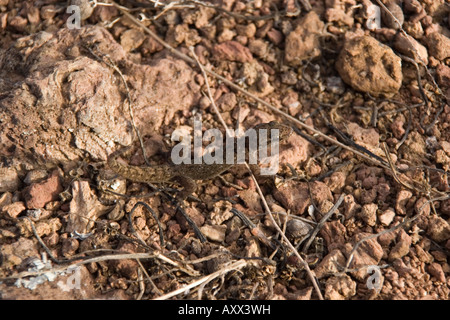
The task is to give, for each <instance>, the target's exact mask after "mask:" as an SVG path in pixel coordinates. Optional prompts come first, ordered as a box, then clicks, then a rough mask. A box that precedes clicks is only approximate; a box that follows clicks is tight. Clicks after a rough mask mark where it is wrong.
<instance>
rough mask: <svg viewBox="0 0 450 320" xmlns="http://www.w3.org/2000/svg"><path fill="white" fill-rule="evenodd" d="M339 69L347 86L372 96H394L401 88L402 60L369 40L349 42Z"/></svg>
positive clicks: (363, 38) (342, 54)
mask: <svg viewBox="0 0 450 320" xmlns="http://www.w3.org/2000/svg"><path fill="white" fill-rule="evenodd" d="M336 69H337V71H338V72H339V74H340V76H341V78H342V80H344V82H345V83H347V84H348V85H350V86H351V87H352V88H354V89H355V90H358V91H362V92H367V93H370V94H371V95H373V96H379V95H386V96H392V95H394V94H395V93H396V92H397V91H398V90H399V89H400V87H401V85H402V78H403V76H402V63H401V59H400V57H398V56H397V55H395V54H394V52H393V51H392V49H391V48H389V47H388V46H386V45H384V44H382V43H380V42H379V41H377V40H376V39H375V38H373V37H370V36H363V37H357V38H352V39H349V40H347V41H346V43H345V45H344V47H343V48H342V50H341V52H340V54H339V57H338V59H337V61H336Z"/></svg>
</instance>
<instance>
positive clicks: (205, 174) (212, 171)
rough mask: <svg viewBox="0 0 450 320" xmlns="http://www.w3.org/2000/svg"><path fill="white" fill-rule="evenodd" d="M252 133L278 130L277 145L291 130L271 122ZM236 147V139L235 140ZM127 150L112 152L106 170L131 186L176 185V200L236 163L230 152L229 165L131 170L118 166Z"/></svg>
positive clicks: (162, 166) (175, 165)
mask: <svg viewBox="0 0 450 320" xmlns="http://www.w3.org/2000/svg"><path fill="white" fill-rule="evenodd" d="M253 129H255V130H256V132H257V133H258V134H259V131H258V130H259V129H267V132H270V130H271V129H278V130H279V142H280V144H282V143H284V142H286V141H287V139H288V138H289V136H290V135H291V134H292V132H293V130H292V128H291V127H289V126H286V125H283V124H280V123H277V122H275V121H271V122H268V123H262V124H259V125H256V126H255V127H254V128H253ZM235 144H236V139H235ZM270 144H271V138H270V135H268V137H267V145H268V146H269V145H270ZM130 148H131V146H130V147H126V148H123V149H120V150H117V151H115V152H113V153H112V154H111V155H110V156H109V157H108V160H107V163H108V165H109V167H110V168H111V169H112V170H113V171H114V172H115V173H117V174H118V175H120V176H122V177H123V178H126V179H129V180H131V181H134V182H147V183H172V182H174V183H177V184H179V185H180V186H182V187H183V190H181V191H180V192H179V193H178V195H177V198H178V199H180V200H184V199H185V198H187V197H188V196H189V195H191V194H192V193H193V192H194V191H195V189H196V188H197V183H196V180H210V179H213V178H215V177H217V176H219V175H220V174H222V173H223V172H225V171H226V170H228V169H230V168H231V167H232V166H234V165H235V164H236V163H237V162H236V159H237V156H236V150H237V148H234V150H235V153H234V159H235V161H234V162H233V163H222V164H216V163H213V164H205V163H201V164H184V163H181V164H171V163H165V164H160V165H155V166H150V167H148V166H132V165H126V164H122V163H120V162H119V161H117V159H118V158H119V157H120V156H121V155H123V154H124V153H126V152H127V151H128V150H130Z"/></svg>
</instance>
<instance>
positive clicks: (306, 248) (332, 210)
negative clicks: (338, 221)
mask: <svg viewBox="0 0 450 320" xmlns="http://www.w3.org/2000/svg"><path fill="white" fill-rule="evenodd" d="M344 197H345V194H343V193H342V194H341V195H340V196H339V199H338V200H337V201H336V203H335V204H334V206H333V207H332V208H331V209H330V211H328V212H327V214H325V215H324V216H323V218H322V219H321V220H320V222H319V223H318V224H317V225H316V227H315V228H314V231H313V232H312V234H311V236H310V237H309V240H308V242H306V244H305V246H304V247H303V250H302V251H303V252H306V251H308V249H309V247H310V246H311V244H312V242H313V241H314V239H315V238H316V235H317V234H318V233H319V231H320V229H322V227H323V225H324V224H325V222H326V221H327V220H328V218H329V217H331V216H332V215H333V213H334V212H335V211H336V210H337V209H338V208H339V206H340V205H341V203H342V201H344Z"/></svg>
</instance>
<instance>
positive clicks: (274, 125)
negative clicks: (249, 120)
mask: <svg viewBox="0 0 450 320" xmlns="http://www.w3.org/2000/svg"><path fill="white" fill-rule="evenodd" d="M254 129H255V130H256V131H258V130H259V129H267V132H270V130H271V129H277V130H278V137H279V141H280V143H284V142H286V141H287V139H288V138H289V137H290V136H291V134H292V133H293V132H294V130H293V129H292V128H291V127H290V126H286V125H284V124H281V123H278V122H276V121H270V122H267V123H261V124H258V125H256V126H255V127H254ZM268 140H269V142H270V140H271V138H270V134H269V137H268Z"/></svg>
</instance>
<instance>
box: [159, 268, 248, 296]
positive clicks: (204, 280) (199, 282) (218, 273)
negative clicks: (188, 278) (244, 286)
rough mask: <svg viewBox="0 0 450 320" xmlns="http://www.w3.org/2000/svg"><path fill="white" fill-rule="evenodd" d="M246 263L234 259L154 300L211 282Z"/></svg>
mask: <svg viewBox="0 0 450 320" xmlns="http://www.w3.org/2000/svg"><path fill="white" fill-rule="evenodd" d="M246 265H247V262H246V261H245V260H238V261H235V262H233V263H232V264H230V265H228V266H225V267H224V268H222V269H220V270H218V271H216V272H214V273H211V274H209V275H207V276H205V277H203V278H200V279H198V280H196V281H194V282H192V283H190V284H188V285H187V286H185V287H183V288H180V289H177V290H174V291H172V292H169V293H167V294H165V295H163V296H161V297H158V298H155V299H154V300H167V299H169V298H172V297H174V296H176V295H179V294H181V293H184V292H187V291H189V290H191V289H192V288H195V287H197V286H200V285H202V284H207V283H208V282H211V281H212V280H214V279H215V278H217V277H220V276H221V275H223V274H226V273H228V272H229V271H232V270H239V269H242V268H243V267H245V266H246Z"/></svg>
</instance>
